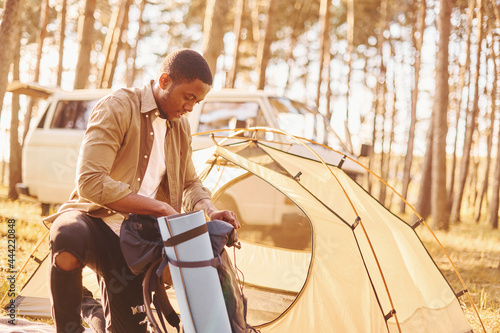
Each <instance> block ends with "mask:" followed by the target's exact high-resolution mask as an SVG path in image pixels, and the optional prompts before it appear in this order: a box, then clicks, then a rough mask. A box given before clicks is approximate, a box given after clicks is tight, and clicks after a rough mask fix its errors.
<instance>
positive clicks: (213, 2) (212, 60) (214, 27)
mask: <svg viewBox="0 0 500 333" xmlns="http://www.w3.org/2000/svg"><path fill="white" fill-rule="evenodd" d="M227 10H228V1H227V0H208V1H207V8H206V11H205V21H204V22H203V57H205V59H206V60H207V63H208V66H209V67H210V70H211V71H212V75H213V76H215V74H216V71H217V58H219V55H220V54H221V52H222V50H223V48H224V24H225V19H226V13H227Z"/></svg>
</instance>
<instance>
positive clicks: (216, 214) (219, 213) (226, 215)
mask: <svg viewBox="0 0 500 333" xmlns="http://www.w3.org/2000/svg"><path fill="white" fill-rule="evenodd" d="M194 210H204V211H205V214H207V216H208V218H209V219H210V220H221V221H225V222H227V223H229V224H231V225H232V226H233V227H234V228H235V229H238V228H240V227H241V225H240V222H239V221H238V217H237V216H236V214H235V213H233V212H231V211H230V210H218V209H217V208H215V206H214V204H213V202H212V200H210V199H201V200H200V201H198V202H197V203H196V205H194Z"/></svg>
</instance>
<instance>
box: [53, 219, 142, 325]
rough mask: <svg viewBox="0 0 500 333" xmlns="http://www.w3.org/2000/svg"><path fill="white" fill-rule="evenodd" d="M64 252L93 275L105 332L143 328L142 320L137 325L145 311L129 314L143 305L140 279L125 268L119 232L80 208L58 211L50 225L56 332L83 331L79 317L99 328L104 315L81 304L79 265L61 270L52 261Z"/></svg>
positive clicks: (81, 292) (80, 273)
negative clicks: (100, 304) (102, 309)
mask: <svg viewBox="0 0 500 333" xmlns="http://www.w3.org/2000/svg"><path fill="white" fill-rule="evenodd" d="M64 251H66V252H69V253H71V254H73V255H74V256H75V257H76V258H77V259H78V260H79V261H80V263H81V264H82V266H88V267H90V268H91V269H92V270H93V271H94V272H96V273H97V278H98V281H99V285H100V289H101V297H102V303H103V307H104V316H105V320H106V330H107V331H111V332H114V333H122V332H123V333H135V332H138V333H139V332H141V333H142V332H146V328H147V327H146V324H142V325H141V324H139V323H140V322H141V321H143V320H144V318H145V315H144V314H136V315H133V314H132V310H131V308H132V307H134V306H137V305H140V304H143V297H142V280H143V277H142V276H136V275H134V274H132V272H131V271H130V269H129V268H128V266H127V264H126V263H125V259H124V258H123V255H122V253H121V250H120V241H119V238H118V236H117V235H116V234H115V233H114V232H113V231H112V230H111V229H110V228H109V227H108V226H107V225H106V224H105V223H104V222H103V221H102V220H101V219H97V218H93V217H90V216H88V215H86V214H85V213H82V212H79V211H70V212H67V213H64V214H62V215H60V216H59V217H58V218H57V219H56V220H55V221H54V224H53V225H52V227H51V229H50V258H51V269H50V274H49V275H50V276H49V288H50V294H51V304H52V318H53V319H54V322H55V324H56V328H57V332H65V333H66V332H68V333H74V332H82V331H83V327H82V325H81V316H82V315H83V316H84V317H87V318H86V322H87V323H89V325H90V326H91V327H92V328H93V329H94V330H95V331H100V330H101V329H100V328H99V326H102V325H101V324H99V322H101V323H102V319H101V318H98V317H99V316H102V313H101V315H99V309H97V308H94V307H92V306H89V303H88V301H87V300H88V299H87V300H86V299H85V297H84V298H83V299H84V301H83V307H82V294H84V293H83V287H82V268H78V269H75V270H72V271H64V270H62V269H60V268H59V267H57V266H56V265H55V261H54V258H55V257H56V256H57V254H58V253H60V252H64ZM92 317H94V318H92Z"/></svg>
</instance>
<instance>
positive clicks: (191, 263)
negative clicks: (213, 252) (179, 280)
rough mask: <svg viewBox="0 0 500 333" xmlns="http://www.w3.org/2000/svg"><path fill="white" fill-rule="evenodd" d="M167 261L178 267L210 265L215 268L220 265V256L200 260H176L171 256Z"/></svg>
mask: <svg viewBox="0 0 500 333" xmlns="http://www.w3.org/2000/svg"><path fill="white" fill-rule="evenodd" d="M168 261H169V262H170V263H171V264H172V265H174V266H175V267H180V268H197V267H207V266H212V267H214V268H217V267H219V266H220V265H221V261H220V257H218V256H217V257H215V258H213V259H209V260H201V261H177V260H174V259H171V258H168Z"/></svg>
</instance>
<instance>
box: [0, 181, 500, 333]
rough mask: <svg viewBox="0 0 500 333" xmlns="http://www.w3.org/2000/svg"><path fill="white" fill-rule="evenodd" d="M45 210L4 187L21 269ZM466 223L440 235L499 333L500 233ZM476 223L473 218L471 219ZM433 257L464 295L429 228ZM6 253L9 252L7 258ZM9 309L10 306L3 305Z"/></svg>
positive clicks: (466, 304) (471, 316)
mask: <svg viewBox="0 0 500 333" xmlns="http://www.w3.org/2000/svg"><path fill="white" fill-rule="evenodd" d="M39 213H40V205H39V204H38V203H37V202H36V201H33V200H28V199H22V200H17V201H13V202H12V201H8V200H7V199H6V189H5V187H0V235H1V237H2V245H1V248H2V249H6V247H7V246H6V242H5V239H6V234H7V223H6V221H7V219H9V218H15V219H16V221H17V222H16V236H17V249H16V253H15V254H16V264H17V268H18V269H20V267H21V265H22V264H23V263H24V262H25V261H26V260H27V259H28V257H29V254H30V253H31V252H32V251H33V249H34V248H35V246H36V244H37V242H38V241H39V239H40V238H41V237H43V235H44V234H45V233H46V232H47V229H46V228H45V226H43V224H42V223H41V218H40V215H39ZM463 219H464V222H462V223H461V224H460V225H453V226H452V227H451V230H450V231H449V232H448V233H444V232H435V234H436V236H437V238H438V239H439V240H440V242H441V243H442V245H443V246H444V248H445V249H446V251H447V253H448V255H449V257H450V258H451V260H452V262H453V263H454V264H455V266H456V268H457V269H458V272H459V274H460V276H461V278H462V279H463V281H464V282H465V285H466V286H467V288H468V290H469V292H470V296H471V298H472V300H473V302H474V304H475V306H476V307H477V309H478V311H479V313H480V317H481V319H482V322H483V324H484V326H485V328H486V332H488V333H500V268H499V264H500V231H499V230H495V231H492V230H491V229H490V228H489V226H487V225H485V224H475V223H469V222H467V219H468V217H467V216H465V217H464V218H463ZM470 220H472V218H471V219H470ZM417 231H418V233H419V234H420V236H421V238H422V240H423V242H424V244H425V245H426V247H427V249H428V251H429V253H430V254H431V255H432V257H433V258H434V260H435V261H436V263H437V264H438V266H439V267H440V269H441V270H442V272H443V274H444V275H445V276H446V277H447V278H448V280H449V281H450V284H451V285H452V287H453V289H454V290H455V291H456V292H458V291H460V290H463V287H462V284H461V282H460V279H459V278H458V277H457V275H456V274H455V273H454V270H453V267H452V265H451V264H450V263H449V261H448V260H447V258H446V255H445V254H444V252H443V251H442V250H441V248H440V247H439V245H438V244H437V243H436V242H435V241H434V239H433V237H432V235H431V233H430V232H429V231H427V230H426V229H425V228H424V227H422V226H421V227H419V228H418V229H417ZM47 251H48V247H47V242H46V241H45V242H43V243H42V245H41V246H40V250H39V251H38V256H43V255H44V254H46V253H47ZM5 252H6V250H4V253H5ZM6 267H7V258H6V256H5V255H3V256H2V257H1V258H0V281H5V279H6V275H7V272H6ZM35 267H36V264H35V263H34V262H33V261H31V264H30V265H28V266H27V267H26V269H25V271H24V272H23V273H21V274H20V276H19V278H18V280H17V282H16V285H17V288H18V291H19V289H20V288H21V286H23V285H24V283H25V282H26V281H27V279H28V278H29V276H30V274H31V273H32V272H33V270H34V269H35ZM7 289H8V286H7V283H6V282H3V284H2V285H1V286H0V297H3V296H4V294H5V293H6V291H7ZM460 300H461V302H462V305H463V308H464V312H465V315H466V317H467V318H468V320H469V322H470V323H471V325H472V326H473V328H474V331H475V332H484V330H483V329H482V326H481V324H480V323H479V320H478V317H477V315H476V313H475V310H474V308H473V306H472V304H471V302H470V301H469V298H468V296H467V294H466V295H464V296H461V297H460ZM4 304H5V302H4ZM30 319H31V318H30Z"/></svg>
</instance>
